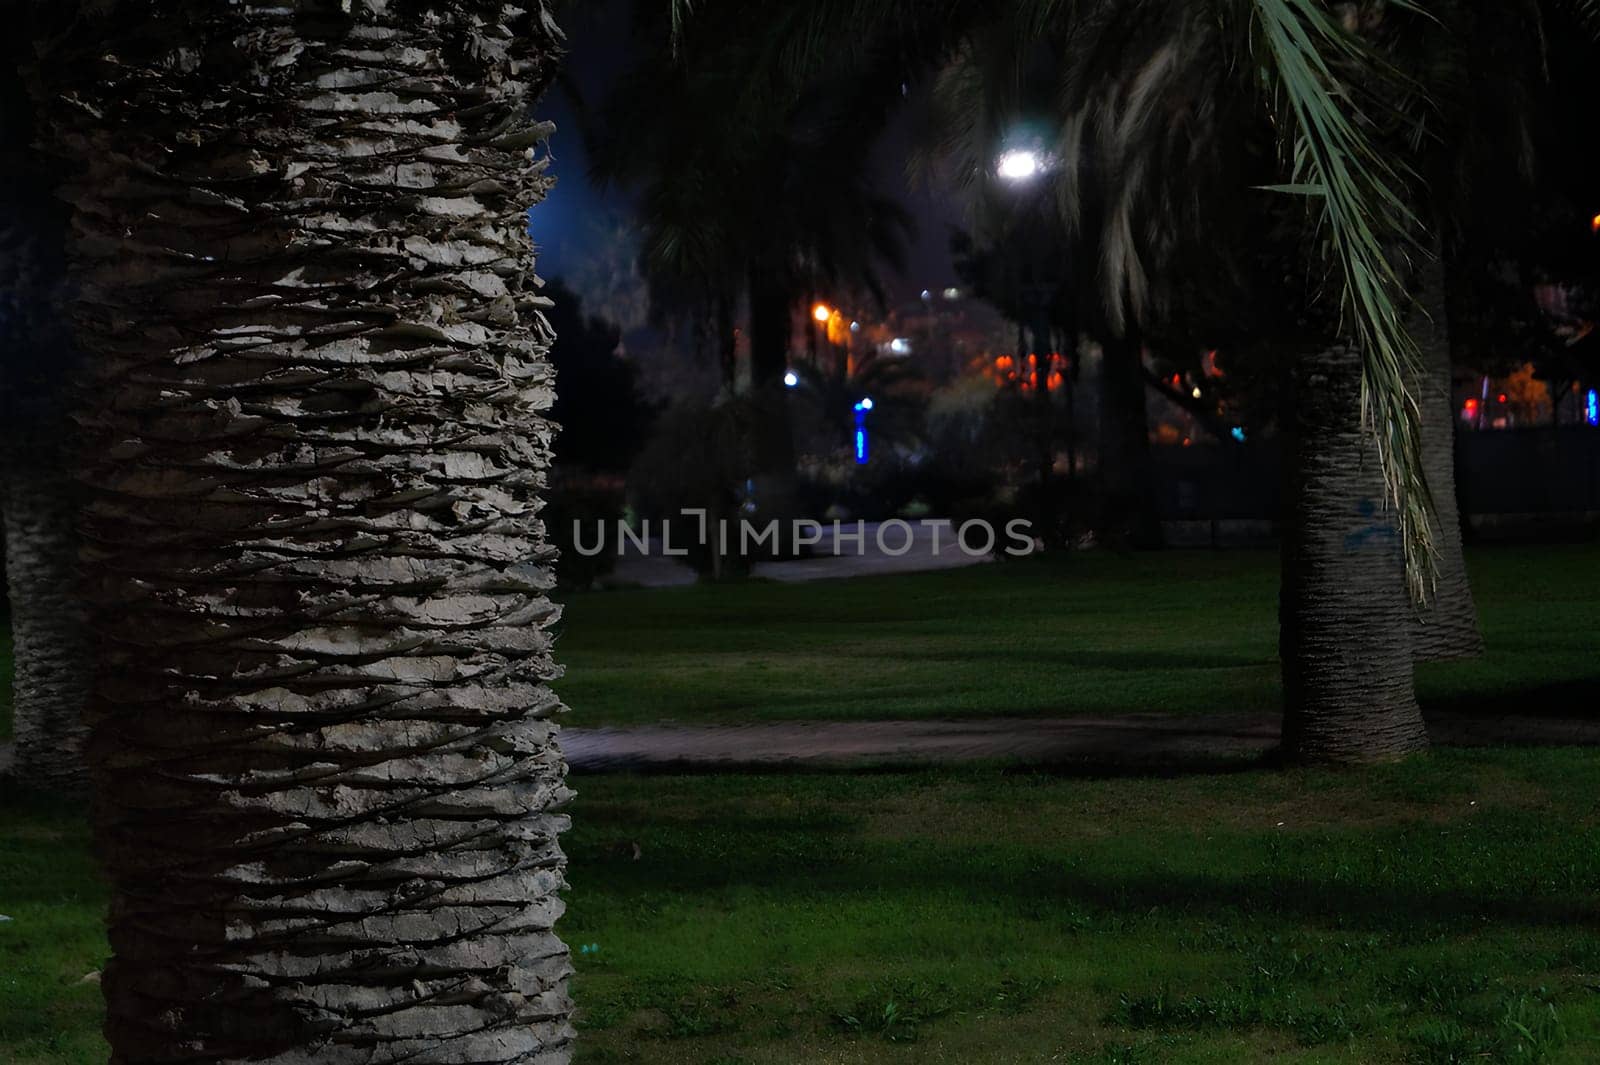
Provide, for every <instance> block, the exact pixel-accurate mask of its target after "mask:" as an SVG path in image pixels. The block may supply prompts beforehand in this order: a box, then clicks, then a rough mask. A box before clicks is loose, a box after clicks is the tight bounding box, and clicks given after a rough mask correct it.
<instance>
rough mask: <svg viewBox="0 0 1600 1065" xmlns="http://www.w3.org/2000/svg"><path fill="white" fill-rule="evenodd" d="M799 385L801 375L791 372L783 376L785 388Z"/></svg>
mask: <svg viewBox="0 0 1600 1065" xmlns="http://www.w3.org/2000/svg"><path fill="white" fill-rule="evenodd" d="M799 383H800V375H799V374H797V373H795V372H794V371H793V370H790V371H789V372H788V373H786V374H784V375H783V384H784V387H785V388H793V387H794V386H795V385H798V384H799Z"/></svg>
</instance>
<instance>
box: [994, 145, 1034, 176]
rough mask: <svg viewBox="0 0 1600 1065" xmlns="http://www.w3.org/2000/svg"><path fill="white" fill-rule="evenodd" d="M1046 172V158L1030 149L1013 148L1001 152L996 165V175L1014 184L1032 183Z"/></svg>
mask: <svg viewBox="0 0 1600 1065" xmlns="http://www.w3.org/2000/svg"><path fill="white" fill-rule="evenodd" d="M1043 172H1044V157H1043V156H1041V155H1040V154H1039V153H1038V152H1036V151H1033V150H1032V149H1029V148H1012V149H1010V150H1009V151H1005V152H1001V153H1000V159H999V161H998V162H997V163H996V164H995V173H997V174H999V175H1000V178H1001V180H1003V181H1010V182H1013V183H1021V182H1024V181H1031V180H1032V179H1034V178H1036V177H1038V176H1039V175H1040V174H1041V173H1043Z"/></svg>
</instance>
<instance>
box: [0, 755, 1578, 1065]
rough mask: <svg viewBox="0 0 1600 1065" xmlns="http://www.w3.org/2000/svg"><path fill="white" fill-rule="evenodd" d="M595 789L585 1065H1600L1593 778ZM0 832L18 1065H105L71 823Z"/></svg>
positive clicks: (1428, 773) (598, 785)
mask: <svg viewBox="0 0 1600 1065" xmlns="http://www.w3.org/2000/svg"><path fill="white" fill-rule="evenodd" d="M577 787H578V791H579V793H580V798H579V800H578V802H577V804H576V806H575V809H574V811H573V812H574V816H575V827H574V829H573V831H572V832H571V833H570V834H569V835H568V836H567V848H568V851H569V853H570V855H571V859H572V866H571V871H570V876H569V879H570V881H571V884H572V890H571V893H570V911H569V913H568V914H567V916H566V917H565V918H564V920H563V924H562V930H563V932H564V934H565V936H566V938H567V940H568V941H569V942H570V943H572V944H573V945H574V948H575V951H577V952H578V953H577V957H576V965H577V970H578V973H577V977H576V979H575V981H574V992H575V995H576V999H577V1002H578V1005H579V1007H580V1010H581V1019H580V1030H581V1038H582V1049H581V1053H580V1056H579V1061H580V1063H589V1065H606V1063H616V1062H641V1063H650V1065H713V1063H715V1065H733V1063H761V1065H778V1063H785V1065H802V1063H806V1065H809V1063H814V1062H840V1063H844V1062H885V1063H901V1062H905V1063H911V1062H951V1063H967V1065H982V1063H999V1062H1018V1063H1021V1062H1029V1063H1032V1062H1085V1063H1087V1062H1101V1063H1105V1062H1139V1063H1162V1065H1166V1063H1200V1062H1215V1063H1219V1065H1220V1063H1228V1065H1234V1063H1238V1062H1245V1061H1265V1060H1271V1061H1282V1062H1296V1063H1310V1062H1350V1063H1361V1065H1370V1063H1389V1062H1392V1063H1395V1065H1419V1063H1441V1065H1442V1063H1449V1062H1454V1063H1460V1065H1467V1063H1530V1065H1531V1063H1537V1062H1548V1063H1570V1065H1578V1063H1585V1062H1593V1061H1595V1060H1600V911H1597V908H1596V903H1595V899H1596V897H1597V895H1600V806H1597V799H1596V796H1597V795H1600V754H1596V753H1594V752H1588V751H1574V750H1542V751H1441V752H1437V753H1435V754H1433V755H1430V756H1428V757H1427V758H1423V759H1417V760H1413V761H1411V762H1409V763H1406V764H1403V765H1398V766H1388V767H1381V768H1376V769H1371V770H1363V771H1360V772H1334V771H1321V770H1318V771H1293V772H1271V771H1265V770H1252V771H1249V772H1243V773H1235V774H1224V775H1204V776H1199V775H1197V776H1177V777H1169V778H1153V777H1130V778H1121V779H1078V778H1071V777H1059V776H1048V775H1038V774H1031V773H1029V774H1024V773H1008V772H1005V771H1003V770H1000V769H996V768H988V767H974V768H968V769H961V770H944V771H924V772H916V773H903V774H885V773H858V774H806V775H802V774H793V775H724V776H712V775H698V776H648V777H634V776H616V777H580V778H578V780H577ZM8 815H9V816H7V818H6V819H5V821H4V822H3V824H4V828H0V912H4V913H7V914H10V915H11V916H13V917H15V918H16V920H15V921H13V922H10V923H3V924H0V1060H4V1061H7V1062H12V1063H16V1065H38V1063H43V1062H50V1063H79V1062H85V1063H86V1062H91V1061H100V1060H103V1057H102V1055H103V1053H104V1049H103V1047H102V1046H100V1045H99V1043H98V1037H97V1036H96V1034H95V1031H94V1028H95V1025H96V1024H97V1015H98V1002H97V1000H96V995H95V989H94V988H93V986H92V985H88V984H84V983H82V982H81V980H82V977H83V975H84V974H85V973H86V972H88V971H90V970H92V969H94V968H95V967H96V966H97V964H98V959H99V958H100V957H101V956H102V955H103V954H104V952H105V947H104V945H103V942H102V941H101V938H100V929H99V923H98V914H99V910H100V907H101V905H102V903H103V901H104V900H103V892H102V890H101V888H100V887H99V885H98V884H97V882H96V880H95V879H94V877H93V875H92V874H91V871H90V866H89V863H88V860H87V857H86V844H85V841H84V834H83V831H82V828H81V827H80V818H79V817H78V816H77V814H76V812H74V811H60V810H55V809H51V808H48V807H43V806H37V805H27V804H20V805H19V804H18V803H16V802H12V803H11V804H10V806H9V808H8ZM636 848H637V849H636ZM636 855H637V856H636ZM585 947H589V948H593V949H590V950H588V951H587V952H584V951H583V948H585Z"/></svg>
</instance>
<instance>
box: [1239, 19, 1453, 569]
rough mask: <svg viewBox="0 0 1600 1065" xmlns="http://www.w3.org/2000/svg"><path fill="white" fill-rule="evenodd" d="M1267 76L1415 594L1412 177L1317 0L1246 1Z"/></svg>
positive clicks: (1422, 557)
mask: <svg viewBox="0 0 1600 1065" xmlns="http://www.w3.org/2000/svg"><path fill="white" fill-rule="evenodd" d="M1248 3H1249V5H1250V7H1251V9H1252V14H1253V16H1254V20H1255V25H1256V28H1257V33H1258V39H1259V43H1260V46H1261V49H1260V50H1261V52H1263V53H1264V55H1261V56H1258V59H1260V60H1263V62H1262V71H1263V73H1264V75H1265V76H1266V77H1267V78H1268V80H1269V83H1270V84H1271V86H1272V88H1273V90H1274V92H1275V94H1276V96H1277V98H1278V100H1279V101H1280V105H1281V110H1282V112H1283V119H1284V130H1285V139H1286V140H1287V141H1288V142H1289V143H1290V145H1291V148H1292V150H1291V153H1290V155H1291V159H1292V165H1293V178H1292V181H1291V182H1290V183H1289V185H1288V186H1286V187H1282V188H1280V189H1279V191H1283V192H1292V193H1293V194H1295V195H1301V196H1309V197H1311V198H1313V199H1314V200H1315V201H1316V202H1317V203H1319V204H1320V208H1321V211H1320V217H1319V219H1318V222H1319V227H1320V229H1321V231H1322V233H1323V234H1324V237H1325V248H1326V250H1327V254H1328V255H1329V257H1330V258H1331V259H1332V261H1333V265H1334V267H1335V269H1337V270H1338V271H1339V273H1340V275H1341V277H1342V281H1343V286H1342V287H1343V298H1344V308H1345V313H1346V315H1347V317H1348V319H1349V320H1350V323H1351V326H1352V327H1353V329H1354V332H1355V335H1356V337H1357V339H1358V340H1359V341H1360V345H1361V351H1362V360H1363V375H1362V390H1361V392H1362V408H1363V417H1364V419H1365V421H1366V423H1367V425H1368V427H1369V428H1370V429H1371V430H1372V431H1373V434H1374V437H1375V438H1376V440H1377V441H1378V449H1379V461H1380V462H1381V463H1382V466H1383V474H1384V480H1385V482H1386V484H1387V486H1388V494H1389V498H1390V501H1391V502H1392V503H1393V504H1394V507H1395V511H1396V518H1397V522H1398V525H1399V529H1400V534H1401V540H1402V543H1403V545H1404V550H1405V558H1406V575H1407V579H1408V581H1409V583H1410V585H1411V589H1412V594H1413V595H1414V596H1416V597H1418V598H1419V599H1420V598H1423V597H1425V596H1426V595H1427V594H1429V593H1430V592H1431V589H1432V584H1433V559H1434V549H1433V541H1432V532H1431V527H1432V523H1431V520H1430V514H1431V511H1432V501H1431V499H1430V497H1429V493H1428V486H1427V480H1426V478H1425V477H1424V474H1423V470H1422V460H1421V455H1422V447H1421V437H1420V432H1419V427H1418V418H1419V414H1418V409H1417V404H1416V400H1415V398H1414V397H1413V396H1412V395H1411V392H1410V389H1409V387H1408V385H1407V381H1408V379H1410V378H1411V376H1412V375H1413V373H1414V372H1415V367H1416V365H1417V362H1418V359H1419V355H1418V352H1417V347H1416V343H1415V342H1414V341H1413V340H1412V338H1411V336H1410V334H1409V333H1408V332H1407V330H1406V328H1405V326H1404V324H1403V322H1402V312H1403V309H1404V304H1405V297H1404V295H1403V282H1402V280H1401V276H1400V273H1399V271H1398V269H1397V268H1396V261H1397V258H1398V257H1400V256H1404V255H1407V254H1413V255H1420V254H1424V253H1423V252H1422V251H1421V249H1419V248H1418V247H1417V245H1416V241H1415V236H1414V235H1415V234H1416V233H1417V231H1418V229H1419V228H1420V227H1419V225H1418V222H1417V219H1416V217H1415V215H1414V214H1413V213H1412V211H1411V209H1410V208H1409V207H1408V206H1407V205H1406V202H1405V200H1404V199H1403V198H1402V190H1403V188H1404V185H1405V175H1404V174H1402V173H1401V171H1399V170H1398V169H1397V168H1396V167H1395V166H1394V165H1393V164H1392V163H1390V162H1389V161H1388V160H1387V159H1385V158H1384V157H1383V156H1382V155H1381V154H1380V153H1379V152H1378V151H1377V149H1376V148H1375V146H1374V144H1373V142H1372V140H1371V139H1370V138H1369V136H1368V134H1367V132H1366V130H1367V128H1369V127H1368V123H1367V119H1366V116H1365V115H1364V114H1363V113H1362V110H1361V106H1360V104H1359V103H1358V102H1357V101H1355V100H1354V99H1353V97H1352V95H1351V94H1350V92H1348V91H1347V90H1346V89H1345V88H1344V87H1343V84H1342V83H1341V80H1340V78H1339V77H1338V75H1337V73H1336V70H1337V69H1338V68H1339V67H1341V66H1346V65H1355V66H1358V67H1367V68H1370V66H1371V63H1370V60H1369V57H1368V56H1367V53H1366V50H1365V49H1364V47H1363V46H1362V44H1361V42H1360V41H1359V40H1358V39H1357V38H1356V37H1355V36H1354V34H1352V33H1351V32H1349V31H1348V30H1346V29H1345V27H1343V26H1342V25H1340V24H1339V23H1337V22H1335V21H1334V20H1333V18H1332V17H1331V16H1330V15H1329V14H1328V12H1326V11H1325V10H1324V9H1323V8H1321V7H1320V6H1318V5H1317V4H1316V3H1315V2H1313V0H1248Z"/></svg>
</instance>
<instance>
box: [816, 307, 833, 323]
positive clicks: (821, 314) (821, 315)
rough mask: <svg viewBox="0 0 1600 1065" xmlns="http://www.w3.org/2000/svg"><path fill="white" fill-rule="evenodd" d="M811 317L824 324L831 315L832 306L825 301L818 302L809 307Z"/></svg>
mask: <svg viewBox="0 0 1600 1065" xmlns="http://www.w3.org/2000/svg"><path fill="white" fill-rule="evenodd" d="M811 317H812V318H813V319H815V320H816V321H818V322H821V323H823V324H826V323H827V321H828V319H830V318H832V317H833V308H832V307H830V306H828V305H827V304H826V303H819V304H817V305H816V306H815V307H813V308H811Z"/></svg>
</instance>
